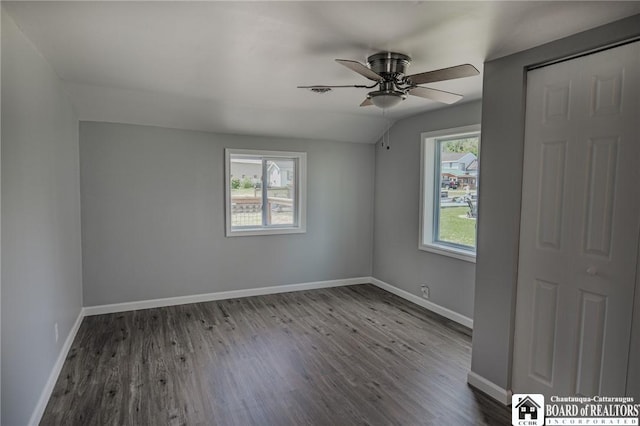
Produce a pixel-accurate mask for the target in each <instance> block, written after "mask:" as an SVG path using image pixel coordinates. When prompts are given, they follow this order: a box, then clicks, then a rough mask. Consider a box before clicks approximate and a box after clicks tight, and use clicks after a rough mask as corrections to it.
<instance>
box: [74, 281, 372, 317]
mask: <svg viewBox="0 0 640 426" xmlns="http://www.w3.org/2000/svg"><path fill="white" fill-rule="evenodd" d="M370 282H371V278H370V277H357V278H346V279H342V280H330V281H315V282H308V283H301V284H289V285H278V286H271V287H259V288H250V289H245V290H231V291H219V292H216V293H206V294H196V295H192V296H178V297H167V298H163V299H151V300H140V301H137V302H124V303H114V304H110V305H98V306H87V307H85V308H84V311H85V315H86V316H91V315H102V314H112V313H116V312H126V311H136V310H139V309H150V308H160V307H163V306H175V305H184V304H187V303H199V302H210V301H212V300H225V299H236V298H240V297H250V296H262V295H265V294H277V293H288V292H291V291H302V290H315V289H320V288H330V287H341V286H347V285H354V284H369V283H370Z"/></svg>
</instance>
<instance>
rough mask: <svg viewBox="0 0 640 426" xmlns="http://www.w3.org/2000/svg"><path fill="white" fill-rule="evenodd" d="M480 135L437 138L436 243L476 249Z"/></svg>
mask: <svg viewBox="0 0 640 426" xmlns="http://www.w3.org/2000/svg"><path fill="white" fill-rule="evenodd" d="M478 148H479V135H478V134H472V135H465V136H464V137H454V138H441V139H436V141H435V149H436V159H437V161H436V164H435V165H436V167H437V168H438V171H437V174H436V179H439V182H438V183H437V185H438V189H439V194H437V195H436V197H435V200H434V238H433V240H434V242H439V243H445V244H451V245H454V246H460V247H461V248H468V249H471V250H475V247H476V219H477V216H478V213H477V211H478V210H477V206H478V171H479V164H478Z"/></svg>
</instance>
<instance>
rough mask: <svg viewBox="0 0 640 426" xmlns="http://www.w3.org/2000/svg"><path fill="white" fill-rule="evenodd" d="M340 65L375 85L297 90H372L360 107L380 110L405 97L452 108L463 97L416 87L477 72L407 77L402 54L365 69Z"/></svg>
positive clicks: (380, 57) (374, 58)
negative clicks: (417, 98) (371, 106)
mask: <svg viewBox="0 0 640 426" xmlns="http://www.w3.org/2000/svg"><path fill="white" fill-rule="evenodd" d="M336 62H338V63H339V64H340V65H343V66H345V67H347V68H349V69H350V70H352V71H354V72H357V73H358V74H360V75H362V76H363V77H366V78H368V79H369V80H371V81H374V82H375V83H374V84H372V85H371V86H366V85H342V86H325V85H316V86H298V88H301V89H310V90H311V91H313V92H316V93H326V92H328V91H329V90H331V89H332V88H344V87H353V88H366V89H373V88H374V87H377V88H378V90H374V91H372V92H369V93H368V94H367V98H366V99H365V100H364V101H363V102H362V103H361V104H360V106H361V107H362V106H369V105H375V106H377V107H379V108H383V109H386V108H391V107H393V106H395V105H397V104H399V103H400V102H401V101H402V100H404V99H406V98H407V95H412V96H418V97H421V98H426V99H430V100H433V101H436V102H443V103H446V104H452V103H454V102H457V101H459V100H460V99H462V95H458V94H455V93H450V92H445V91H443V90H437V89H433V88H429V87H422V86H418V85H419V84H425V83H434V82H437V81H444V80H453V79H456V78H463V77H471V76H474V75H478V74H479V73H480V72H479V71H478V70H477V69H476V67H474V66H473V65H471V64H464V65H457V66H454V67H450V68H443V69H439V70H435V71H427V72H423V73H419V74H413V75H406V71H407V68H408V67H409V65H410V64H411V58H410V57H409V56H407V55H404V54H402V53H396V52H380V53H376V54H374V55H371V56H369V57H368V58H367V65H364V64H361V63H360V62H358V61H352V60H348V59H336Z"/></svg>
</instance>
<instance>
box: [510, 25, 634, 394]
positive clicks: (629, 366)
mask: <svg viewBox="0 0 640 426" xmlns="http://www.w3.org/2000/svg"><path fill="white" fill-rule="evenodd" d="M635 42H638V43H640V36H634V37H630V38H626V39H624V40H619V41H616V42H612V43H608V44H604V45H601V46H598V47H594V48H591V49H585V50H582V51H580V52H577V53H573V54H570V55H565V56H562V57H559V58H555V59H550V60H547V61H542V62H538V63H533V64H530V65H528V66H525V67H524V69H523V72H524V78H523V80H524V88H523V122H522V139H521V141H522V145H523V147H524V132H525V126H526V119H525V117H526V114H527V109H526V101H527V88H528V87H529V81H528V74H529V71H533V70H536V69H539V68H544V67H547V66H550V65H554V64H557V63H561V62H566V61H570V60H572V59H576V58H580V57H583V56H588V55H591V54H595V53H598V52H602V51H605V50H609V49H613V48H616V47H620V46H624V45H627V44H631V43H635ZM525 161H526V158H525V156H524V149H523V152H522V164H521V166H524V162H525ZM524 183H525V182H524V179H523V178H522V179H521V182H520V194H522V191H523V188H524ZM522 202H523V199H522V196H521V197H520V209H519V217H518V219H519V221H521V220H522V214H523V213H522V212H523V209H522ZM521 236H522V230H521V229H520V225H518V249H517V251H518V254H517V256H516V271H515V282H514V292H513V299H512V300H513V305H512V310H511V321H512V323H511V325H512V326H511V335H510V353H509V366H508V371H509V382H508V383H509V386H508V389H509V391H511V390H512V389H513V360H514V356H515V345H514V342H515V333H516V310H517V303H516V300H517V298H518V280H519V277H520V272H519V266H518V265H519V262H520V253H519V251H520V250H519V245H520V239H521ZM637 246H638V249H637V253H636V279H635V287H634V296H633V297H634V302H633V307H632V320H631V321H632V323H631V331H630V339H629V340H630V342H629V358H628V363H627V378H626V383H625V391H626V394H627V395H628V394H629V392H630V391H631V392H634V395H635V397H636V400H640V383H638V384H636V385H635V386H636V387H635V388H634V387H633V386H634V385H633V383H635V382H634V381H633V380H632V377H634V376H635V378H640V228H639V229H638V233H637Z"/></svg>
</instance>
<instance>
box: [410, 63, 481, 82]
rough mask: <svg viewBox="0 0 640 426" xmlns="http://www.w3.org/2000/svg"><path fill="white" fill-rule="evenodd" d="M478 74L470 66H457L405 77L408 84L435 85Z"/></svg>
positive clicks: (474, 68) (478, 72)
mask: <svg viewBox="0 0 640 426" xmlns="http://www.w3.org/2000/svg"><path fill="white" fill-rule="evenodd" d="M478 74H480V71H478V69H477V68H476V67H474V66H473V65H471V64H464V65H457V66H455V67H449V68H442V69H439V70H435V71H427V72H422V73H419V74H413V75H408V76H406V77H405V80H407V81H408V82H409V83H410V84H425V83H435V82H436V81H444V80H453V79H456V78H463V77H472V76H474V75H478Z"/></svg>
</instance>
